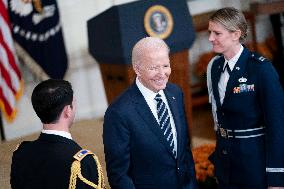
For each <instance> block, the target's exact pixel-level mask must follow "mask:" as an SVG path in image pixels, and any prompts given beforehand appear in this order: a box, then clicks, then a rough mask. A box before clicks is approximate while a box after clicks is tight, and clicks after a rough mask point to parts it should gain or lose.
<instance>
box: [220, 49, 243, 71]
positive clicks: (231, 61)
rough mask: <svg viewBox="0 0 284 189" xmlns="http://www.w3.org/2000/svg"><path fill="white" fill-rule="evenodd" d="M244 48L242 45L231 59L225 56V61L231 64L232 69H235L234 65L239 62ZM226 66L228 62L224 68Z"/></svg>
mask: <svg viewBox="0 0 284 189" xmlns="http://www.w3.org/2000/svg"><path fill="white" fill-rule="evenodd" d="M243 50H244V47H243V46H242V45H241V48H240V50H239V52H238V53H237V54H236V55H235V56H234V57H233V58H231V59H230V60H227V59H226V58H225V57H224V58H225V62H228V64H229V67H230V70H233V69H234V67H235V65H236V63H237V61H238V59H239V58H240V56H241V54H242V52H243ZM225 66H226V64H224V66H223V70H224V69H225Z"/></svg>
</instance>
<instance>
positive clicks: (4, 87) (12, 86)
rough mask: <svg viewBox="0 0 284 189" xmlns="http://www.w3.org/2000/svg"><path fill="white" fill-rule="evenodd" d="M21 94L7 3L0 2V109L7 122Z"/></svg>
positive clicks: (13, 113)
mask: <svg viewBox="0 0 284 189" xmlns="http://www.w3.org/2000/svg"><path fill="white" fill-rule="evenodd" d="M22 92H23V81H22V76H21V72H20V70H19V68H18V60H17V58H16V56H15V49H14V44H13V39H12V35H11V26H10V21H9V15H8V11H7V1H6V0H0V108H1V111H2V112H3V113H4V117H5V118H6V119H7V121H9V122H11V121H13V120H14V118H15V116H16V101H17V99H19V97H20V96H21V94H22Z"/></svg>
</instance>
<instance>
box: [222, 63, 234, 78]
mask: <svg viewBox="0 0 284 189" xmlns="http://www.w3.org/2000/svg"><path fill="white" fill-rule="evenodd" d="M225 64H226V65H225V67H224V70H223V72H224V71H225V70H226V69H227V72H228V74H229V75H231V73H232V71H231V69H230V66H229V63H228V62H225Z"/></svg>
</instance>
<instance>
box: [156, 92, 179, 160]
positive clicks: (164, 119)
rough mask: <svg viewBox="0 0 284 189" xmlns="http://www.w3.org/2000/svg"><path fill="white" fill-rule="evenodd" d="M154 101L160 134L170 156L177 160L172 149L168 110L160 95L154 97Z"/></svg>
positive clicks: (172, 137)
mask: <svg viewBox="0 0 284 189" xmlns="http://www.w3.org/2000/svg"><path fill="white" fill-rule="evenodd" d="M155 100H156V101H157V113H158V119H159V125H160V129H161V132H162V134H163V135H164V138H165V140H166V143H167V144H168V145H169V146H170V149H171V152H172V154H173V155H174V157H175V158H177V152H176V151H175V148H174V146H175V145H174V135H173V131H172V127H171V122H170V115H169V112H168V108H167V106H166V104H165V103H164V102H163V100H162V97H161V95H160V94H157V95H156V97H155Z"/></svg>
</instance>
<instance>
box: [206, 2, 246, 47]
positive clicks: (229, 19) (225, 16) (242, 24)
mask: <svg viewBox="0 0 284 189" xmlns="http://www.w3.org/2000/svg"><path fill="white" fill-rule="evenodd" d="M209 21H212V22H215V23H219V24H221V25H222V26H224V28H225V29H227V30H228V31H230V32H235V31H237V30H240V31H241V36H240V42H244V41H245V39H246V37H247V34H248V25H247V21H246V19H245V16H244V15H243V13H242V12H241V11H239V10H237V9H235V8H233V7H226V8H222V9H219V10H217V11H216V12H215V13H214V14H213V15H212V16H210V18H209Z"/></svg>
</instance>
